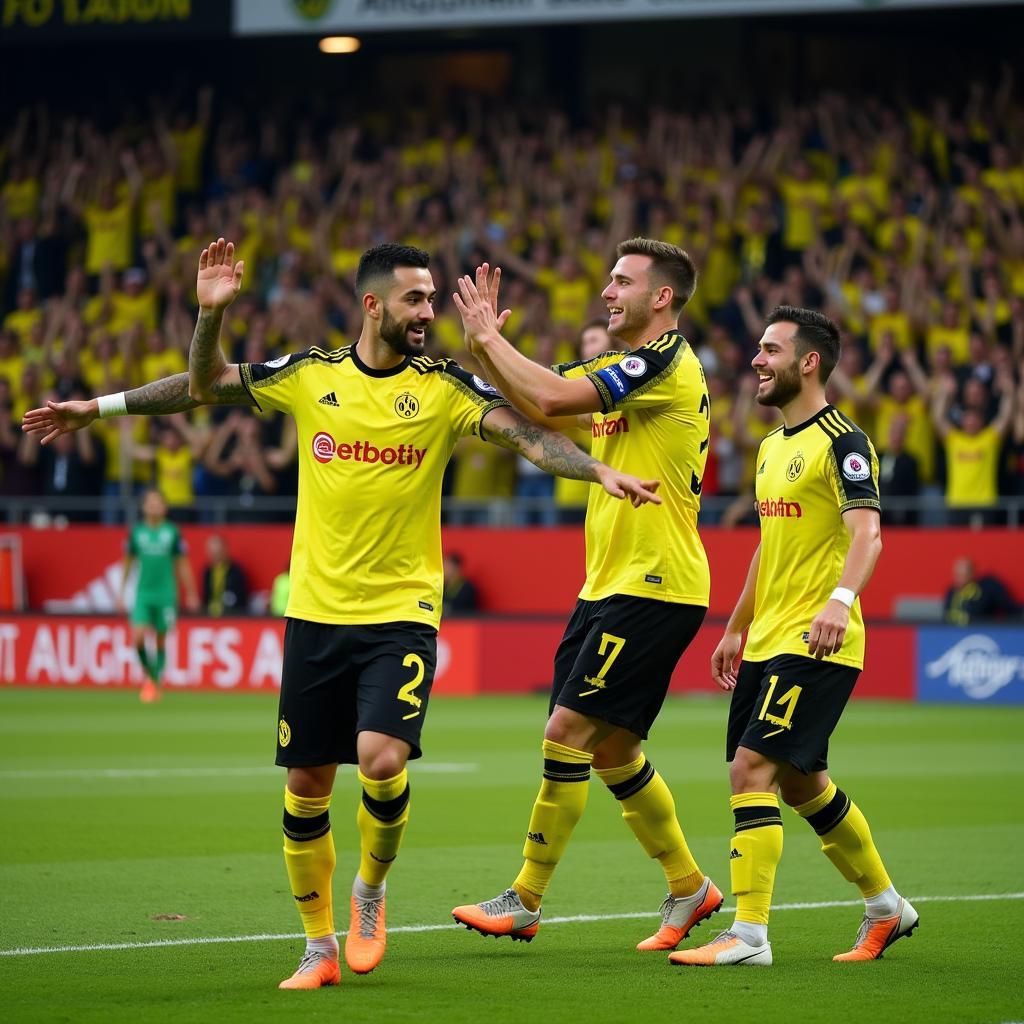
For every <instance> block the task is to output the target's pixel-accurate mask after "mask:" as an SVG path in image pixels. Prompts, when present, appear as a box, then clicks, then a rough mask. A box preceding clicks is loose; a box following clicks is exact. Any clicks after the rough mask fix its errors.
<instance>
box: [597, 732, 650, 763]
mask: <svg viewBox="0 0 1024 1024" xmlns="http://www.w3.org/2000/svg"><path fill="white" fill-rule="evenodd" d="M640 753H641V747H640V740H639V739H638V738H637V737H635V736H628V735H625V731H624V730H623V735H620V734H619V733H615V734H613V735H611V736H609V737H608V739H606V740H603V741H602V742H601V743H599V744H598V745H597V747H596V748H595V750H594V767H595V768H598V769H602V770H603V769H606V768H621V767H622V766H623V765H627V764H632V762H634V761H636V760H637V759H638V758H639V757H640Z"/></svg>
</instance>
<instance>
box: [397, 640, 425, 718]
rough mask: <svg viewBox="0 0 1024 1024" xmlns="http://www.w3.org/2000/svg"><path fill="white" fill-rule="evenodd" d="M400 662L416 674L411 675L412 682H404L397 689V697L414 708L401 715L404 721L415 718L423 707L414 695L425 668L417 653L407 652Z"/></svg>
mask: <svg viewBox="0 0 1024 1024" xmlns="http://www.w3.org/2000/svg"><path fill="white" fill-rule="evenodd" d="M402 664H403V665H404V666H405V667H406V668H414V669H415V670H416V674H415V675H414V676H413V677H412V682H409V683H406V684H405V686H403V687H402V688H401V689H400V690H399V691H398V699H399V700H404V701H405V703H406V704H411V705H412V706H413V707H414V708H415V709H416V710H415V711H412V712H410V713H409V714H408V715H402V721H403V722H406V721H408V720H409V719H410V718H415V717H416V716H417V715H418V714H419V713H420V708H422V707H423V701H422V700H421V699H420V698H419V697H417V696H416V692H415V691H416V687H417V686H419V685H420V683H422V682H423V676H424V675H426V671H427V670H426V668H425V667H424V665H423V659H422V658H421V657H420V656H419V655H418V654H407V655H406V656H405V657H404V658H403V659H402Z"/></svg>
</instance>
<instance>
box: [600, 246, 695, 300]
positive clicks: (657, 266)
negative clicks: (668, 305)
mask: <svg viewBox="0 0 1024 1024" xmlns="http://www.w3.org/2000/svg"><path fill="white" fill-rule="evenodd" d="M615 255H616V256H617V257H618V258H619V259H621V258H622V257H623V256H646V257H648V259H650V261H651V276H652V278H653V277H657V278H658V280H659V284H667V285H668V286H669V287H670V288H671V289H672V312H673V313H676V314H678V313H681V312H682V311H683V306H685V305H686V304H687V303H688V302H689V301H690V299H691V298H693V290H694V289H695V288H696V287H697V268H696V267H695V266H694V264H693V260H692V259H690V254H689V253H688V252H687V251H686V250H685V249H681V248H680V247H679V246H678V245H672V243H671V242H659V241H658V240H657V239H655V238H639V237H638V238H627V239H626V241H624V242H619V244H618V245H617V246H616V247H615Z"/></svg>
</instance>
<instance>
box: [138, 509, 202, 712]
mask: <svg viewBox="0 0 1024 1024" xmlns="http://www.w3.org/2000/svg"><path fill="white" fill-rule="evenodd" d="M136 561H137V562H138V563H139V580H138V586H137V587H136V591H135V604H134V606H133V607H132V613H131V622H132V643H134V644H135V650H136V651H138V652H139V661H141V662H142V668H143V670H144V671H145V673H146V675H147V677H148V678H147V679H146V682H145V683H144V685H143V687H142V692H141V693H140V694H139V697H140V698H141V699H142V701H143V703H145V704H151V703H152V702H153V701H157V700H159V699H160V677H161V675H163V670H164V662H165V661H166V658H167V653H166V639H167V633H168V631H169V630H171V629H173V628H174V623H175V620H176V619H177V616H178V582H179V581H180V582H181V587H182V590H183V591H184V592H185V607H186V608H187V609H188V610H189V611H190V612H194V611H198V609H199V596H198V594H197V592H196V581H195V577H194V576H193V575H192V567H191V566H190V565H189V563H188V559H187V558H186V557H185V545H184V542H183V541H182V539H181V533H180V532H179V530H178V528H177V526H175V525H174V523H172V522H169V521H168V519H167V504H166V503H165V502H164V499H163V495H162V494H161V493H160V492H159V491H157V490H150V491H146V493H145V495H144V496H143V499H142V522H141V523H138V524H137V525H136V526H134V527H132V531H131V533H130V534H129V535H128V548H127V551H126V552H125V559H124V574H123V576H122V578H121V593H120V595H119V597H118V610H119V611H121V612H124V611H125V610H126V606H125V600H124V594H125V587H126V585H127V583H128V577H129V575H130V574H131V571H132V567H133V565H134V563H135V562H136ZM151 641H152V643H151Z"/></svg>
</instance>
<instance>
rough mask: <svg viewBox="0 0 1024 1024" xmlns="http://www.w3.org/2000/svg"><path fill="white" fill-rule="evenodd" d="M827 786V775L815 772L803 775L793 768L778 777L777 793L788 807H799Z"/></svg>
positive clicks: (819, 793)
mask: <svg viewBox="0 0 1024 1024" xmlns="http://www.w3.org/2000/svg"><path fill="white" fill-rule="evenodd" d="M827 786H828V776H827V775H824V773H820V772H815V773H814V774H813V775H803V774H801V773H800V772H798V771H796V769H793V771H791V772H787V773H786V774H785V775H784V776H783V777H782V778H780V779H779V795H780V796H781V797H782V801H783V803H785V804H786V805H787V806H788V807H800V806H801V805H802V804H806V803H809V802H810V801H811V800H813V799H814V798H815V797H816V796H820V795H821V794H822V793H823V792H824V791H825V788H826V787H827Z"/></svg>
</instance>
